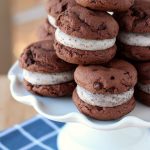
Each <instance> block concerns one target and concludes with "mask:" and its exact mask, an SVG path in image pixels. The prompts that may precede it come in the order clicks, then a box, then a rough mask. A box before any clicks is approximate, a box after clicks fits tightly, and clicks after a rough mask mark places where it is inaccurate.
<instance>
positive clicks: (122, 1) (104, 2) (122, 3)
mask: <svg viewBox="0 0 150 150" xmlns="http://www.w3.org/2000/svg"><path fill="white" fill-rule="evenodd" d="M76 2H77V3H78V4H80V5H81V6H83V7H88V8H91V9H95V10H100V11H117V12H120V11H127V10H128V9H129V8H130V7H131V6H132V5H133V4H134V0H76Z"/></svg>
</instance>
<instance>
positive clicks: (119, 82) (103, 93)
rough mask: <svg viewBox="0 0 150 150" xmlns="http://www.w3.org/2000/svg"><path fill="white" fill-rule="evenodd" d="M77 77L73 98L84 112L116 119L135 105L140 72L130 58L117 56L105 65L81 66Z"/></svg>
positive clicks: (98, 117) (76, 71) (96, 117)
mask: <svg viewBox="0 0 150 150" xmlns="http://www.w3.org/2000/svg"><path fill="white" fill-rule="evenodd" d="M74 77H75V82H76V83H77V88H76V89H75V90H74V93H73V101H74V103H75V105H76V106H77V108H78V109H79V111H80V112H82V113H83V114H85V115H87V116H90V117H92V118H95V119H98V120H114V119H119V118H120V117H122V116H124V115H126V114H128V113H129V112H131V111H132V110H133V109H134V107H135V99H134V96H133V95H134V86H135V84H136V82H137V72H136V69H135V68H134V66H132V65H131V64H129V63H128V62H126V61H123V60H117V59H116V60H112V61H110V62H109V63H108V64H107V65H103V66H102V65H91V66H90V65H88V66H79V67H77V69H76V70H75V74H74Z"/></svg>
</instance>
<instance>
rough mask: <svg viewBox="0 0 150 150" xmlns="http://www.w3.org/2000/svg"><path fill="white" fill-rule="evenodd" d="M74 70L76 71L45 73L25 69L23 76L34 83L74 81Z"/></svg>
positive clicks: (46, 83)
mask: <svg viewBox="0 0 150 150" xmlns="http://www.w3.org/2000/svg"><path fill="white" fill-rule="evenodd" d="M73 72H74V71H70V72H61V73H49V74H45V73H37V72H31V71H27V70H23V77H24V79H25V80H26V81H28V82H29V83H31V84H33V85H55V84H60V83H66V82H69V81H72V80H73Z"/></svg>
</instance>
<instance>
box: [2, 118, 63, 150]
mask: <svg viewBox="0 0 150 150" xmlns="http://www.w3.org/2000/svg"><path fill="white" fill-rule="evenodd" d="M63 126H64V124H63V123H59V122H54V121H50V120H47V119H45V118H43V117H41V116H40V115H38V116H36V117H34V118H32V119H30V120H28V121H26V122H24V123H22V124H19V125H15V126H14V127H12V128H10V129H7V130H5V131H2V132H0V150H57V144H56V143H57V135H58V133H59V131H60V129H61V128H62V127H63Z"/></svg>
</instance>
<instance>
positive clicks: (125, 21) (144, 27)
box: [114, 0, 150, 33]
mask: <svg viewBox="0 0 150 150" xmlns="http://www.w3.org/2000/svg"><path fill="white" fill-rule="evenodd" d="M114 16H115V18H116V19H117V21H118V23H119V25H120V28H121V30H123V31H126V32H135V33H147V32H149V33H150V1H147V0H143V1H142V2H141V0H136V1H135V4H134V5H133V6H132V7H131V8H130V9H129V10H128V11H126V12H123V13H116V14H115V15H114Z"/></svg>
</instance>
